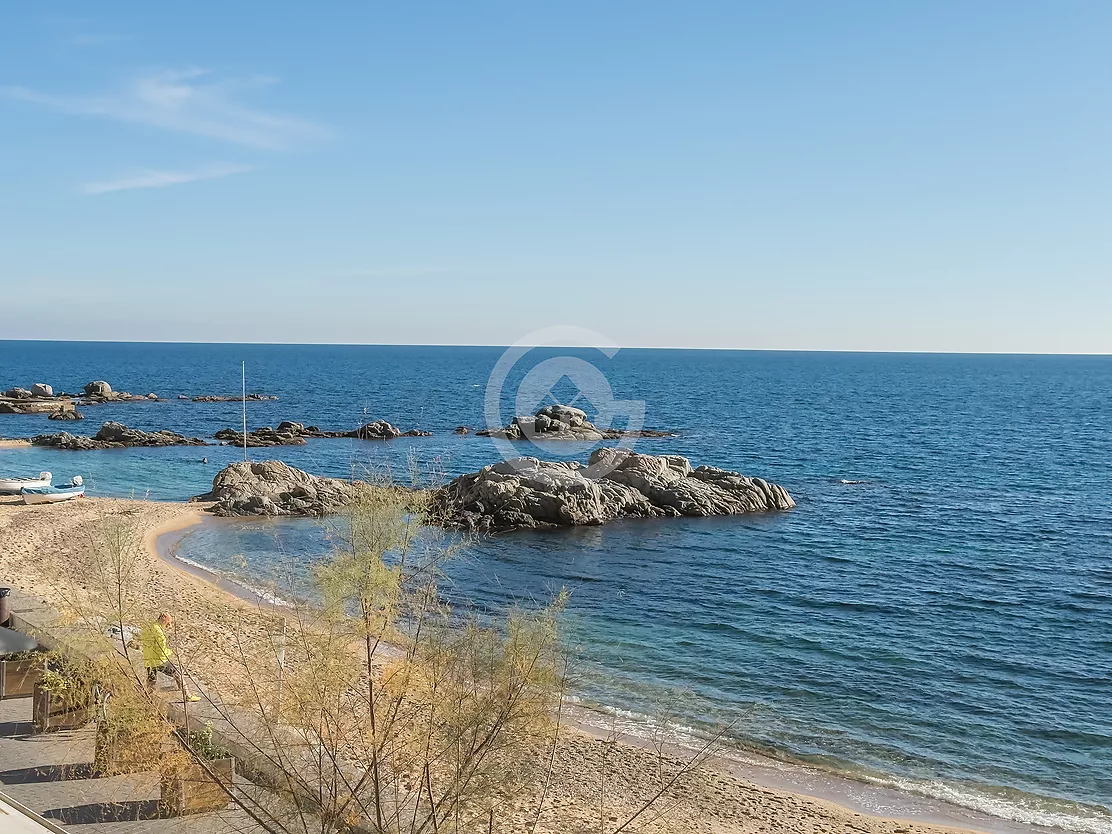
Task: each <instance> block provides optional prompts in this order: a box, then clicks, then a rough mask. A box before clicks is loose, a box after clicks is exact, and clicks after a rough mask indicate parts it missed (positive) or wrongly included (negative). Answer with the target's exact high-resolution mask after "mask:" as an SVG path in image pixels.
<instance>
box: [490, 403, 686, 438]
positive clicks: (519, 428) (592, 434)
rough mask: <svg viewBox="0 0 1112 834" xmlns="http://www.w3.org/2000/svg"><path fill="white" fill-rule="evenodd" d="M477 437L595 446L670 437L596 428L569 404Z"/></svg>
mask: <svg viewBox="0 0 1112 834" xmlns="http://www.w3.org/2000/svg"><path fill="white" fill-rule="evenodd" d="M475 434H476V435H477V436H479V437H496V438H501V439H503V440H579V441H582V442H586V443H597V442H598V441H600V440H620V439H621V438H623V437H672V436H673V434H672V433H671V432H666V431H656V430H654V429H642V430H640V431H623V430H620V429H600V428H598V427H596V426H595V424H594V423H592V422H591V421H590V420H588V419H587V412H585V411H583V410H582V409H579V408H573V407H572V406H570V405H558V404H557V405H546V406H545V407H544V408H542V409H540V410H539V411H538V412H537V413H536V414H534V415H532V416H528V415H526V416H520V417H514V419H513V420H512V421H511V422H510V424H509V425H508V426H506V427H505V428H501V429H483V430H482V431H477V432H475Z"/></svg>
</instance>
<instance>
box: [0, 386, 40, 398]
mask: <svg viewBox="0 0 1112 834" xmlns="http://www.w3.org/2000/svg"><path fill="white" fill-rule="evenodd" d="M4 396H5V397H7V398H8V399H10V400H29V399H31V397H32V396H33V395H32V394H31V392H30V391H28V390H27V389H26V388H20V387H18V386H17V387H15V388H9V389H8V390H7V391H5V392H4Z"/></svg>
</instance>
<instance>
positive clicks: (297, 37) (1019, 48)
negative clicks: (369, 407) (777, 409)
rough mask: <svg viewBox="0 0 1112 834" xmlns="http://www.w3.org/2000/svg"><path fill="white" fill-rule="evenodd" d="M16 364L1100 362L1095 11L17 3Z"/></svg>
mask: <svg viewBox="0 0 1112 834" xmlns="http://www.w3.org/2000/svg"><path fill="white" fill-rule="evenodd" d="M20 6H21V7H20V8H18V9H16V8H12V9H8V10H7V11H6V12H5V15H4V18H5V20H4V24H3V26H2V27H0V182H2V184H3V185H2V188H0V320H2V321H3V335H4V336H5V337H8V338H88V339H135V340H190V341H194V340H195V341H272V342H366V343H437V344H509V343H512V342H515V341H517V340H518V339H520V338H522V337H523V336H526V334H528V333H531V332H533V331H536V330H539V329H541V328H544V327H549V326H554V325H575V326H579V327H584V328H589V329H591V330H594V331H597V332H599V333H601V334H603V335H605V336H606V337H608V338H610V339H611V340H613V341H614V342H616V343H619V344H623V345H638V346H691V347H729V348H770V349H773V348H774V349H784V348H787V349H832V350H942V351H1017V352H1096V353H1108V352H1112V274H1110V273H1112V176H1110V165H1109V158H1110V154H1112V50H1110V49H1109V48H1108V44H1109V41H1110V38H1112V4H1109V3H1105V2H1091V3H1081V2H1062V3H1045V2H1037V3H1035V2H1015V0H1012V1H1011V2H989V1H988V0H978V2H972V3H971V2H931V3H927V2H923V3H918V4H914V3H891V2H877V3H861V2H849V1H848V0H847V2H842V3H826V2H814V3H792V2H788V3H782V4H743V3H735V2H730V3H692V4H686V3H651V2H613V3H592V4H587V3H582V4H580V3H575V2H563V3H550V4H534V3H501V4H496V3H483V2H477V3H443V4H436V3H427V4H398V3H392V4H385V3H374V4H364V3H349V4H287V3H273V2H272V3H266V4H263V3H254V4H249V3H204V2H196V3H190V4H187V5H186V6H181V7H179V8H169V7H165V8H164V6H166V4H149V3H143V4H140V3H135V4H126V3H112V4H88V3H72V4H66V3H51V4H20Z"/></svg>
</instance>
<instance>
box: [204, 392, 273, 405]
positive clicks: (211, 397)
mask: <svg viewBox="0 0 1112 834" xmlns="http://www.w3.org/2000/svg"><path fill="white" fill-rule="evenodd" d="M276 399H278V398H277V397H275V396H273V395H272V394H248V395H247V402H258V401H260V400H276ZM193 402H195V403H241V402H243V396H242V395H241V394H235V395H234V396H231V397H223V396H218V395H215V394H204V395H202V396H200V397H194V398H193Z"/></svg>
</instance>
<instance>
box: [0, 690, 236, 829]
mask: <svg viewBox="0 0 1112 834" xmlns="http://www.w3.org/2000/svg"><path fill="white" fill-rule="evenodd" d="M94 732H95V729H94V727H93V725H89V726H88V727H85V728H83V729H80V730H69V731H61V732H55V733H45V734H38V735H32V734H31V699H30V698H14V699H11V700H6V701H0V791H2V792H3V793H6V794H7V795H8V796H10V797H11V798H12V799H14V800H16V801H17V802H19V803H21V804H22V805H24V806H26V807H27V808H30V809H31V810H33V811H35V812H36V813H38V814H40V815H42V816H43V817H45V818H46V819H48V820H51V821H53V822H55V823H57V824H59V825H62V826H64V827H65V828H66V829H67V830H69V831H74V832H81V834H148V832H150V834H177V833H178V832H182V834H184V832H190V834H231V832H249V831H255V830H256V828H255V826H254V825H253V824H252V823H251V822H250V820H248V818H247V817H246V816H245V815H244V814H243V813H242V812H240V811H238V810H228V811H224V812H220V813H209V814H198V815H195V816H191V817H184V818H175V819H160V818H159V816H158V774H156V773H143V774H137V775H134V776H112V777H109V778H98V777H95V776H94V774H93V772H92V761H93V746H94Z"/></svg>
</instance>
